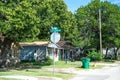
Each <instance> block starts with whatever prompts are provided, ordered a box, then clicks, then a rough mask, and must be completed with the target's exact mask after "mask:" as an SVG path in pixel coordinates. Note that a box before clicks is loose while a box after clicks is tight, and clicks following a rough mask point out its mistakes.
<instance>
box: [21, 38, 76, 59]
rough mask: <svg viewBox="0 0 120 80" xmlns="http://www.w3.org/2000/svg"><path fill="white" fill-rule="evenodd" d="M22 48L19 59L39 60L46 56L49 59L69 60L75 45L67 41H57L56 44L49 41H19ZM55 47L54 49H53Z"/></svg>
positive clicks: (71, 57)
mask: <svg viewBox="0 0 120 80" xmlns="http://www.w3.org/2000/svg"><path fill="white" fill-rule="evenodd" d="M20 45H21V46H22V49H21V50H20V60H27V61H32V60H35V61H41V60H44V59H45V57H46V56H49V57H50V58H51V59H53V56H54V60H55V61H58V60H71V59H73V57H74V50H75V47H74V46H73V45H72V44H71V43H70V42H68V41H63V40H61V41H59V42H58V43H57V44H56V45H55V44H53V43H50V42H32V43H28V42H25V43H20ZM54 49H55V51H54Z"/></svg>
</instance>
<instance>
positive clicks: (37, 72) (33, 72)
mask: <svg viewBox="0 0 120 80" xmlns="http://www.w3.org/2000/svg"><path fill="white" fill-rule="evenodd" d="M27 64H28V63H27ZM81 66H82V63H81V61H75V62H70V61H68V62H67V64H66V63H65V61H58V62H55V65H50V66H40V67H41V68H39V69H22V70H10V71H6V72H0V76H5V75H24V76H50V77H58V78H63V80H66V79H68V78H72V77H73V76H74V74H72V73H69V74H68V73H61V72H54V74H53V71H51V72H48V71H45V69H47V68H51V69H53V67H54V68H57V69H59V68H66V69H67V68H74V69H75V70H81V69H83V68H81ZM101 67H103V66H94V63H91V64H90V69H94V68H101ZM0 80H17V79H5V78H0Z"/></svg>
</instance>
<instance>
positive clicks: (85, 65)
mask: <svg viewBox="0 0 120 80" xmlns="http://www.w3.org/2000/svg"><path fill="white" fill-rule="evenodd" d="M81 61H82V67H83V68H85V69H89V63H90V58H81Z"/></svg>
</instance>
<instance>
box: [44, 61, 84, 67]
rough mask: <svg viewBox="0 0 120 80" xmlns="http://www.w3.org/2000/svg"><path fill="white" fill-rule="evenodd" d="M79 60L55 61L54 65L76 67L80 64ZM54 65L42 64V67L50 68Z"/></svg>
mask: <svg viewBox="0 0 120 80" xmlns="http://www.w3.org/2000/svg"><path fill="white" fill-rule="evenodd" d="M81 65H82V64H81V62H80V61H75V62H71V61H68V62H67V63H66V62H65V61H58V62H55V67H56V68H70V67H74V68H75V67H78V66H81ZM53 66H54V65H50V66H44V68H52V67H53Z"/></svg>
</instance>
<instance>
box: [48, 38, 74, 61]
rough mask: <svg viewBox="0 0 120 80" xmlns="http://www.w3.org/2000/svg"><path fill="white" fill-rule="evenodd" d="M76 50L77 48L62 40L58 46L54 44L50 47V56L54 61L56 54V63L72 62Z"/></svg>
mask: <svg viewBox="0 0 120 80" xmlns="http://www.w3.org/2000/svg"><path fill="white" fill-rule="evenodd" d="M54 48H55V51H54ZM74 50H75V47H74V46H73V45H72V44H71V43H70V42H68V41H63V40H61V41H59V42H58V43H57V44H56V45H55V44H53V43H50V44H49V45H48V56H50V58H51V59H53V54H54V56H55V57H54V58H55V61H58V60H72V59H73V57H74Z"/></svg>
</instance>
